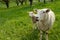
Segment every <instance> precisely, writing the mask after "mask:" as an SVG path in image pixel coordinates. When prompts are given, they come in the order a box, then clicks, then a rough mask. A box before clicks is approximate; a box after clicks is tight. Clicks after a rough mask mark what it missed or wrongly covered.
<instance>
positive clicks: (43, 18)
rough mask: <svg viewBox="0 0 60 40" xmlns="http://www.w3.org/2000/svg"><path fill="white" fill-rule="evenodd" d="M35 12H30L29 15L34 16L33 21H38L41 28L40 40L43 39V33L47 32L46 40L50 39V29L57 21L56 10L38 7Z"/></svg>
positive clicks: (37, 23)
mask: <svg viewBox="0 0 60 40" xmlns="http://www.w3.org/2000/svg"><path fill="white" fill-rule="evenodd" d="M34 11H35V12H33V11H32V12H29V16H30V17H31V18H32V21H33V23H36V25H37V27H38V29H39V30H40V40H42V34H43V32H45V34H46V40H48V30H49V29H50V28H51V27H52V25H53V23H54V21H55V15H54V12H53V11H52V10H51V9H48V8H45V9H37V10H34ZM35 13H37V14H35Z"/></svg>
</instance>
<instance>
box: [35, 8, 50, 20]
mask: <svg viewBox="0 0 60 40" xmlns="http://www.w3.org/2000/svg"><path fill="white" fill-rule="evenodd" d="M49 11H50V9H47V8H46V9H37V10H36V12H37V14H38V17H39V20H46V19H47V18H48V13H49Z"/></svg>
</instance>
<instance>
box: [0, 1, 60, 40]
mask: <svg viewBox="0 0 60 40" xmlns="http://www.w3.org/2000/svg"><path fill="white" fill-rule="evenodd" d="M35 8H39V9H41V8H51V9H52V10H53V11H54V12H55V15H56V21H55V23H54V25H53V28H52V29H51V30H50V31H49V40H60V23H59V22H60V1H56V2H52V3H47V4H43V3H38V4H37V3H36V4H33V6H32V7H30V6H29V5H23V6H16V4H15V3H11V4H10V8H8V9H7V8H5V5H4V4H2V7H1V5H0V40H39V35H40V34H39V30H38V29H34V27H33V26H32V25H33V24H32V21H31V18H30V17H29V16H28V12H29V11H31V10H33V9H35Z"/></svg>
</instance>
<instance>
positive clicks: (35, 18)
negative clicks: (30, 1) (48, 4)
mask: <svg viewBox="0 0 60 40" xmlns="http://www.w3.org/2000/svg"><path fill="white" fill-rule="evenodd" d="M29 16H30V17H31V18H32V21H33V23H36V22H37V21H38V17H37V14H35V13H34V12H29Z"/></svg>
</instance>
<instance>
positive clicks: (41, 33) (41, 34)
mask: <svg viewBox="0 0 60 40" xmlns="http://www.w3.org/2000/svg"><path fill="white" fill-rule="evenodd" d="M42 36H43V32H42V31H40V40H42Z"/></svg>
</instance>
